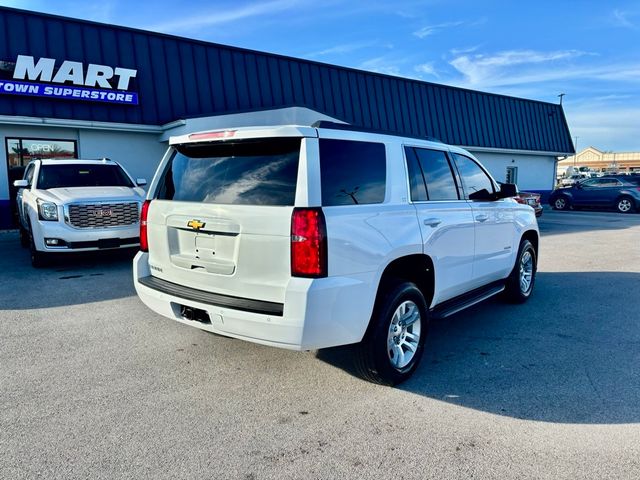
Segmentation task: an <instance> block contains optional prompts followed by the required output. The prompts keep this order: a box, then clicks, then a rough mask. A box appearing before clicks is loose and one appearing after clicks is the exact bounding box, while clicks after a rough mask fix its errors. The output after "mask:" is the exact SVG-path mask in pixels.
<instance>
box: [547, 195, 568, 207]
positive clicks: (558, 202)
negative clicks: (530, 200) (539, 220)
mask: <svg viewBox="0 0 640 480" xmlns="http://www.w3.org/2000/svg"><path fill="white" fill-rule="evenodd" d="M551 206H552V207H553V208H554V209H555V210H568V209H569V207H570V203H569V199H568V198H567V197H565V196H564V195H561V196H559V197H557V198H556V199H555V200H554V201H553V203H552V204H551Z"/></svg>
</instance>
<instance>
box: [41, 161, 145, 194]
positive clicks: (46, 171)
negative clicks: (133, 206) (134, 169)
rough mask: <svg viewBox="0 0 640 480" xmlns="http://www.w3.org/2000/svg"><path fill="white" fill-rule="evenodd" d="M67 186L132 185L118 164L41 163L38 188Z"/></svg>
mask: <svg viewBox="0 0 640 480" xmlns="http://www.w3.org/2000/svg"><path fill="white" fill-rule="evenodd" d="M68 187H133V183H132V182H131V180H130V179H129V177H128V176H127V174H126V173H124V171H123V170H122V168H121V167H120V166H119V165H97V164H93V165H86V164H66V165H42V166H41V167H40V174H39V176H38V188H40V189H43V190H47V189H49V188H68Z"/></svg>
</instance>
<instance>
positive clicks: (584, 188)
mask: <svg viewBox="0 0 640 480" xmlns="http://www.w3.org/2000/svg"><path fill="white" fill-rule="evenodd" d="M549 205H551V207H553V208H554V209H556V210H567V209H569V208H571V207H601V208H615V209H616V210H617V211H618V212H620V213H630V212H633V211H635V210H636V209H638V208H639V207H640V186H639V185H638V183H637V181H635V180H633V179H632V180H631V181H630V180H628V177H627V176H619V177H618V176H616V177H613V176H607V177H599V178H591V179H589V180H584V181H582V182H579V183H577V184H576V185H573V186H571V187H568V188H559V189H557V190H554V191H553V192H552V193H551V195H550V196H549Z"/></svg>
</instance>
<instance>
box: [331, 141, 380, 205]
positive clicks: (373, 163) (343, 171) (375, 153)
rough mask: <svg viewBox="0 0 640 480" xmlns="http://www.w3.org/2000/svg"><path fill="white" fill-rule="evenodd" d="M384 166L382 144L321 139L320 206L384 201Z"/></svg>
mask: <svg viewBox="0 0 640 480" xmlns="http://www.w3.org/2000/svg"><path fill="white" fill-rule="evenodd" d="M386 164H387V162H386V154H385V147H384V144H383V143H373V142H356V141H352V140H332V139H320V183H321V187H322V205H324V206H327V207H329V206H336V205H365V204H372V203H382V202H384V196H385V190H386V176H387V165H386Z"/></svg>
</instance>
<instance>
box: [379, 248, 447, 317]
mask: <svg viewBox="0 0 640 480" xmlns="http://www.w3.org/2000/svg"><path fill="white" fill-rule="evenodd" d="M398 280H405V281H409V282H413V283H415V284H416V285H417V286H418V288H419V289H420V291H421V292H422V295H423V296H424V299H425V302H426V303H427V306H429V305H431V301H432V300H433V295H434V292H435V271H434V267H433V260H432V259H431V257H429V256H428V255H425V254H423V253H417V254H411V255H406V256H403V257H399V258H396V259H394V260H393V261H391V262H389V264H387V266H386V267H385V269H384V270H383V272H382V275H381V276H380V281H379V283H378V289H377V293H376V303H377V302H378V299H379V298H380V295H381V293H382V292H384V290H385V288H386V287H388V286H389V285H390V284H393V283H394V282H397V281H398Z"/></svg>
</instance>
